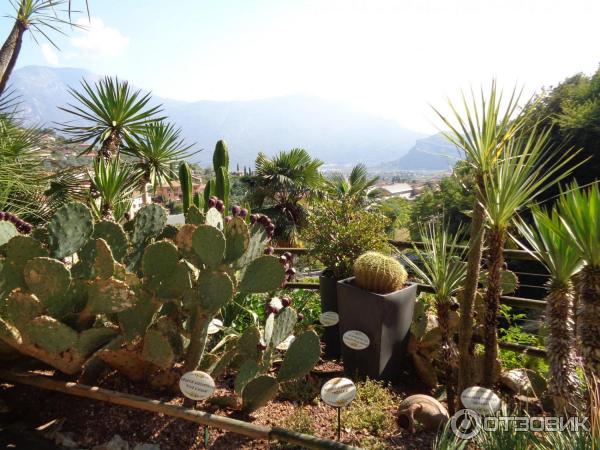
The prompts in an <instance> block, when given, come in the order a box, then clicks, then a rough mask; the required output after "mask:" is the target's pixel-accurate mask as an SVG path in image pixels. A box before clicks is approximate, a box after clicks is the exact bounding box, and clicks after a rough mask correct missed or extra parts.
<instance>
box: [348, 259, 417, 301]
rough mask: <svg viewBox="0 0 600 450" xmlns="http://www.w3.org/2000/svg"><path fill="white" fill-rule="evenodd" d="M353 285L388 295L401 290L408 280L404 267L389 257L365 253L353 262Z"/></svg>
mask: <svg viewBox="0 0 600 450" xmlns="http://www.w3.org/2000/svg"><path fill="white" fill-rule="evenodd" d="M354 276H355V283H356V285H357V286H358V287H360V288H361V289H365V290H367V291H370V292H375V293H377V294H389V293H390V292H394V291H397V290H399V289H401V288H402V286H403V285H404V283H406V280H407V278H408V274H407V273H406V269H404V266H403V265H402V264H400V263H399V262H398V261H396V260H395V259H394V258H392V257H391V256H386V255H384V254H382V253H378V252H367V253H365V254H363V255H361V256H359V257H358V259H357V260H356V261H355V262H354Z"/></svg>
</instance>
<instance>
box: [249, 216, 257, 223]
mask: <svg viewBox="0 0 600 450" xmlns="http://www.w3.org/2000/svg"><path fill="white" fill-rule="evenodd" d="M257 220H258V214H251V215H250V223H251V224H255V223H256V221H257Z"/></svg>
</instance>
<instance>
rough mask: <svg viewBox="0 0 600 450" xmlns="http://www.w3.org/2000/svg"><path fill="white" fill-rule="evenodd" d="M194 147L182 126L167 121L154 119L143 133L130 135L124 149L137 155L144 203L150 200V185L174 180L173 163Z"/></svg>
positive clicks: (133, 155) (135, 156) (183, 157)
mask: <svg viewBox="0 0 600 450" xmlns="http://www.w3.org/2000/svg"><path fill="white" fill-rule="evenodd" d="M191 147H192V145H187V144H186V143H185V141H184V140H183V138H181V130H180V129H178V128H175V127H174V126H173V125H172V124H169V123H166V122H152V123H150V124H148V125H146V126H145V127H144V129H143V132H142V133H141V134H139V135H136V136H134V137H127V138H126V146H125V147H124V148H123V153H124V154H126V155H129V156H132V157H134V158H136V159H137V163H136V164H135V169H136V170H137V171H138V172H139V173H140V190H141V192H142V196H143V201H144V203H148V201H147V195H148V194H147V190H146V185H147V184H148V183H152V185H153V186H155V187H156V186H162V184H163V183H170V182H171V181H172V180H173V179H174V178H175V177H176V172H173V170H172V167H173V164H176V163H177V162H179V161H180V160H182V159H185V158H186V157H188V156H191V154H188V150H189V149H190V148H191ZM195 153H197V152H195Z"/></svg>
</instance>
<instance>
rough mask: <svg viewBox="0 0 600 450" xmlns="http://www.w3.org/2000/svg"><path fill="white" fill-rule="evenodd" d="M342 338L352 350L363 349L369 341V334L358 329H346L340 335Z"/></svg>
mask: <svg viewBox="0 0 600 450" xmlns="http://www.w3.org/2000/svg"><path fill="white" fill-rule="evenodd" d="M342 340H343V341H344V344H346V345H347V346H348V347H350V348H351V349H352V350H364V349H365V348H367V347H368V346H369V344H370V343H371V341H370V340H369V336H367V335H366V334H365V333H363V332H362V331H358V330H350V331H346V332H345V333H344V335H343V336H342Z"/></svg>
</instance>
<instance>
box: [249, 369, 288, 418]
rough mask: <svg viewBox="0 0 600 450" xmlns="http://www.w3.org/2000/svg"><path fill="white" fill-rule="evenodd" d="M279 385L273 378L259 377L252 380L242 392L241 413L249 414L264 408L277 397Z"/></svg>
mask: <svg viewBox="0 0 600 450" xmlns="http://www.w3.org/2000/svg"><path fill="white" fill-rule="evenodd" d="M278 390H279V383H277V380H276V379H275V378H273V377H270V376H268V375H261V376H259V377H257V378H254V379H253V380H252V381H250V382H249V383H248V384H246V387H244V390H243V391H242V411H244V412H245V413H251V412H253V411H256V410H257V409H258V408H261V407H262V406H265V405H266V404H267V403H269V402H270V401H271V400H273V399H274V398H275V396H276V395H277V391H278Z"/></svg>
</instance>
